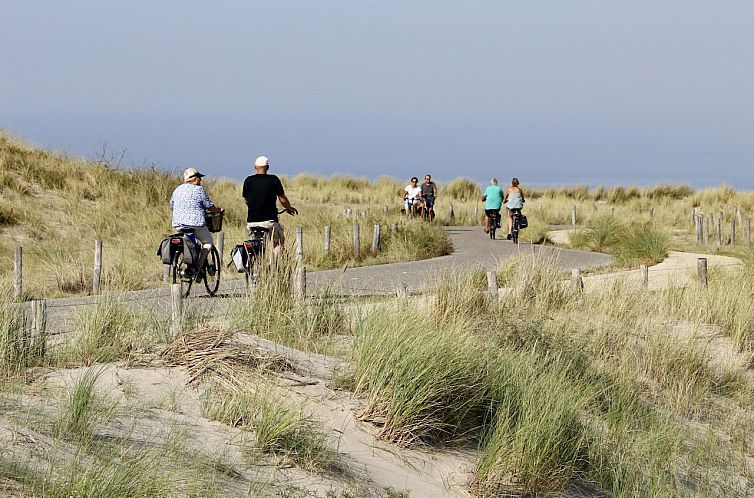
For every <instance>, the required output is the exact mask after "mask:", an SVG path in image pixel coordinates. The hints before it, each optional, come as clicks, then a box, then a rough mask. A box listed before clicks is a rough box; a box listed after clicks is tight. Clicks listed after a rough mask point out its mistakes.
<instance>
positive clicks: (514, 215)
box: [511, 209, 521, 244]
mask: <svg viewBox="0 0 754 498" xmlns="http://www.w3.org/2000/svg"><path fill="white" fill-rule="evenodd" d="M511 220H512V223H511V240H512V241H513V243H514V244H518V232H519V230H520V229H521V210H520V209H511Z"/></svg>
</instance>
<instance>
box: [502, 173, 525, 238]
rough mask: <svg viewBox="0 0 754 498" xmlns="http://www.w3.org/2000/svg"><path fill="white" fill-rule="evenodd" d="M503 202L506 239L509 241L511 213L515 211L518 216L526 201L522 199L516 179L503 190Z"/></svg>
mask: <svg viewBox="0 0 754 498" xmlns="http://www.w3.org/2000/svg"><path fill="white" fill-rule="evenodd" d="M503 202H504V203H505V207H507V208H508V237H507V238H508V240H510V239H511V238H512V237H513V236H512V235H511V232H513V212H514V211H516V212H518V213H519V214H520V213H521V209H523V207H524V202H526V199H524V192H523V190H521V188H520V187H519V186H518V178H513V180H511V186H510V187H508V188H506V189H505V197H504V198H503Z"/></svg>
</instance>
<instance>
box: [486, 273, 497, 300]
mask: <svg viewBox="0 0 754 498" xmlns="http://www.w3.org/2000/svg"><path fill="white" fill-rule="evenodd" d="M487 291H488V292H489V293H490V298H492V300H493V301H494V302H497V299H498V297H497V273H495V272H494V271H488V272H487Z"/></svg>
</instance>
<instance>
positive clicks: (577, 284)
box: [571, 268, 584, 290]
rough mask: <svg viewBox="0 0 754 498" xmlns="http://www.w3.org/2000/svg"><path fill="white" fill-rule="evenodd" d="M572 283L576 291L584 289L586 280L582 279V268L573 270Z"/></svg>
mask: <svg viewBox="0 0 754 498" xmlns="http://www.w3.org/2000/svg"><path fill="white" fill-rule="evenodd" d="M571 283H572V284H573V287H574V289H576V290H583V289H584V279H582V278H581V268H574V269H573V270H571Z"/></svg>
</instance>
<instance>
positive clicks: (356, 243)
mask: <svg viewBox="0 0 754 498" xmlns="http://www.w3.org/2000/svg"><path fill="white" fill-rule="evenodd" d="M360 254H361V237H360V236H359V224H358V223H355V224H354V225H353V257H354V258H356V259H358V258H359V255H360Z"/></svg>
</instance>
